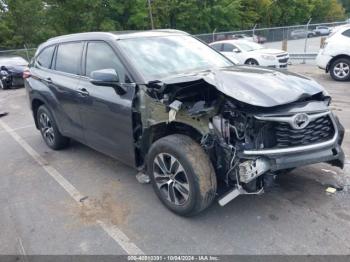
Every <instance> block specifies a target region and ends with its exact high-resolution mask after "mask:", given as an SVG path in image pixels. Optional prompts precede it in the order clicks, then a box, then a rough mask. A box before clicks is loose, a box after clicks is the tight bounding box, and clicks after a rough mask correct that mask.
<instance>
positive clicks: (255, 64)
mask: <svg viewBox="0 0 350 262" xmlns="http://www.w3.org/2000/svg"><path fill="white" fill-rule="evenodd" d="M245 64H246V65H251V66H258V65H259V63H258V61H256V60H255V59H253V58H249V59H248V60H247V61H245Z"/></svg>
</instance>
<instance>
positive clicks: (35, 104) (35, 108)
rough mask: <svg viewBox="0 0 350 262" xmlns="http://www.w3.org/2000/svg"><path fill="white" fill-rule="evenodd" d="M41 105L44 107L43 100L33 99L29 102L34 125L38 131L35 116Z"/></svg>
mask: <svg viewBox="0 0 350 262" xmlns="http://www.w3.org/2000/svg"><path fill="white" fill-rule="evenodd" d="M42 105H46V104H45V102H44V101H43V100H41V99H39V98H34V99H33V100H32V102H31V109H32V112H33V118H34V123H35V127H36V128H37V129H39V123H38V119H37V117H36V115H37V113H38V109H39V107H40V106H42Z"/></svg>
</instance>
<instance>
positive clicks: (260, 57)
mask: <svg viewBox="0 0 350 262" xmlns="http://www.w3.org/2000/svg"><path fill="white" fill-rule="evenodd" d="M210 46H211V47H212V48H214V49H215V50H217V51H219V52H221V53H222V54H223V55H225V56H226V57H228V58H229V59H236V60H238V62H239V64H246V65H260V66H267V67H273V68H287V65H288V60H289V54H288V53H287V52H285V51H283V50H278V49H269V48H264V46H262V45H259V44H257V43H253V42H249V41H245V40H224V41H218V42H214V43H211V44H210Z"/></svg>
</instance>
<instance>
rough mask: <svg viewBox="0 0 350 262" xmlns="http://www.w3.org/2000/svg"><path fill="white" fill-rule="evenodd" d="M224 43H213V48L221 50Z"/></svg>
mask: <svg viewBox="0 0 350 262" xmlns="http://www.w3.org/2000/svg"><path fill="white" fill-rule="evenodd" d="M221 46H222V44H213V45H211V47H212V48H214V49H215V50H216V51H221Z"/></svg>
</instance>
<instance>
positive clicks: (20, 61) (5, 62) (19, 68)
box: [0, 56, 28, 89]
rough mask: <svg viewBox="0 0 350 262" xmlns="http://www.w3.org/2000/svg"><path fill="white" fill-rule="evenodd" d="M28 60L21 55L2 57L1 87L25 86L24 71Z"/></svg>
mask: <svg viewBox="0 0 350 262" xmlns="http://www.w3.org/2000/svg"><path fill="white" fill-rule="evenodd" d="M27 66H28V62H27V60H25V59H24V58H22V57H20V56H6V57H4V56H2V57H0V89H8V88H12V87H18V86H23V85H24V83H23V77H22V76H23V71H24V69H25V68H26V67H27Z"/></svg>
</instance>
